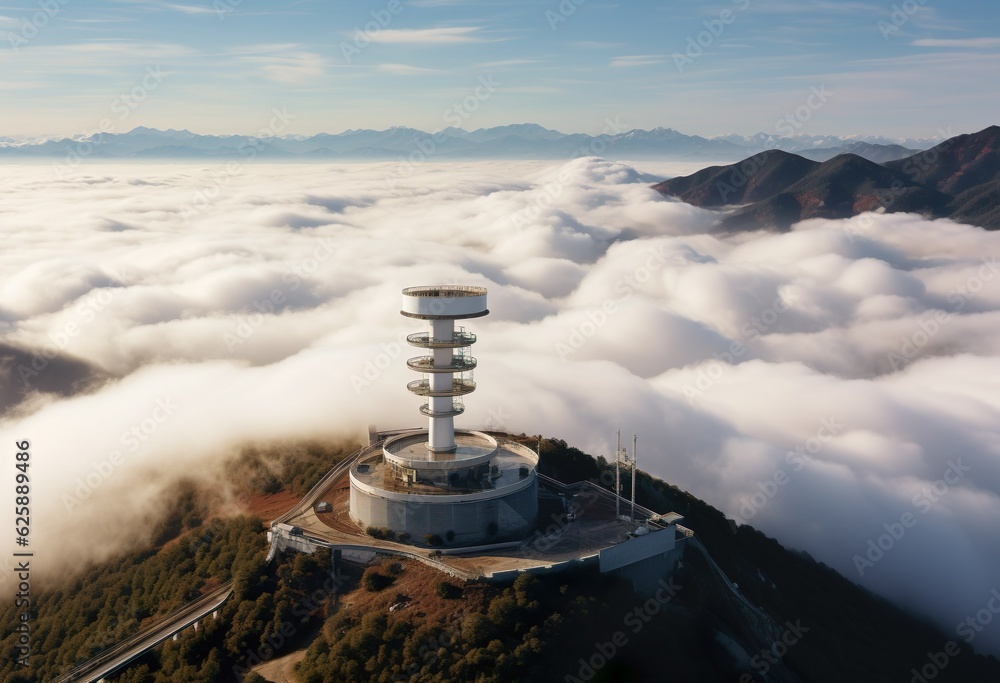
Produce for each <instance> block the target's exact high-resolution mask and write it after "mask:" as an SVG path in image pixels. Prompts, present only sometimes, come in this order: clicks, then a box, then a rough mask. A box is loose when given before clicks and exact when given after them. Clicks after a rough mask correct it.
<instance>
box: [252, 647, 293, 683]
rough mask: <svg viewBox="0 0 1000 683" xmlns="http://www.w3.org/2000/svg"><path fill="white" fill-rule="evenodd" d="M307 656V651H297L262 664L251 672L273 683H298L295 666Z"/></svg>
mask: <svg viewBox="0 0 1000 683" xmlns="http://www.w3.org/2000/svg"><path fill="white" fill-rule="evenodd" d="M305 656H306V651H305V649H302V650H296V651H295V652H291V653H289V654H287V655H285V656H284V657H277V658H276V659H272V660H271V661H269V662H264V663H263V664H260V665H258V666H256V667H254V668H253V669H251V671H256V672H257V673H259V674H260V675H261V676H263V677H264V678H266V679H267V680H269V681H271V683H298V681H297V680H296V679H295V677H294V676H293V675H292V674H293V669H294V668H295V665H296V664H298V663H299V662H301V661H302V660H303V659H304V658H305Z"/></svg>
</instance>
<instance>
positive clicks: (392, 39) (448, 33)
mask: <svg viewBox="0 0 1000 683" xmlns="http://www.w3.org/2000/svg"><path fill="white" fill-rule="evenodd" d="M480 30H482V27H480V26H452V27H449V28H415V29H385V30H384V31H379V32H378V33H375V34H373V35H372V36H371V40H372V42H373V43H418V44H428V43H431V44H433V43H439V44H442V43H443V44H447V43H481V42H486V39H485V38H483V37H482V36H478V35H475V34H476V33H477V32H478V31H480Z"/></svg>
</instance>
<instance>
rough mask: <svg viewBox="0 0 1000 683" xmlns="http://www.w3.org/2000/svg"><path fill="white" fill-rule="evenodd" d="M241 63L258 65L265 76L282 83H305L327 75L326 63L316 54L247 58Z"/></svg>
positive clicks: (302, 53)
mask: <svg viewBox="0 0 1000 683" xmlns="http://www.w3.org/2000/svg"><path fill="white" fill-rule="evenodd" d="M241 61H243V62H245V63H248V64H253V65H256V66H257V67H258V68H259V70H260V71H261V72H262V73H263V74H264V75H265V76H267V77H268V78H270V79H271V80H273V81H279V82H281V83H305V82H308V81H311V80H313V79H316V78H319V77H322V76H324V75H325V74H326V61H325V60H324V58H323V57H322V55H319V54H316V53H315V52H293V53H288V54H284V55H261V56H247V57H242V58H241Z"/></svg>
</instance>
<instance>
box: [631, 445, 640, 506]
mask: <svg viewBox="0 0 1000 683" xmlns="http://www.w3.org/2000/svg"><path fill="white" fill-rule="evenodd" d="M637 441H638V439H637V438H636V435H635V434H633V435H632V523H633V524H635V468H636V465H638V464H639V454H638V453H637V452H636V450H635V447H636V443H637Z"/></svg>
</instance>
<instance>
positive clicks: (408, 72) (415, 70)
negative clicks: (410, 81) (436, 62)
mask: <svg viewBox="0 0 1000 683" xmlns="http://www.w3.org/2000/svg"><path fill="white" fill-rule="evenodd" d="M375 68H376V69H378V70H379V71H381V72H382V73H387V74H396V75H397V76H420V75H428V74H442V73H445V72H444V71H441V70H440V69H428V68H426V67H422V66H413V65H412V64H379V65H378V66H377V67H375Z"/></svg>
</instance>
